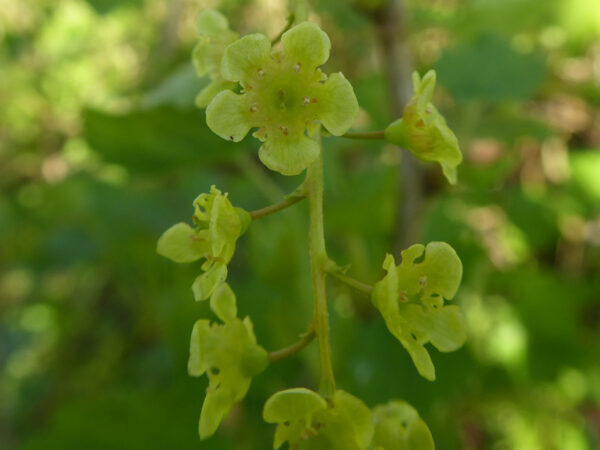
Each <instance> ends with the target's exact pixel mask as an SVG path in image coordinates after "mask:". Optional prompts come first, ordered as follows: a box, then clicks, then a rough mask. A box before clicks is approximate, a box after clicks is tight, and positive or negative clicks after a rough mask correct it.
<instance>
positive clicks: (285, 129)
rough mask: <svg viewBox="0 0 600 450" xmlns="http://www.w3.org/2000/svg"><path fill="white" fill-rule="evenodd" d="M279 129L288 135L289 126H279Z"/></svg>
mask: <svg viewBox="0 0 600 450" xmlns="http://www.w3.org/2000/svg"><path fill="white" fill-rule="evenodd" d="M279 129H280V130H281V131H283V135H284V136H287V135H288V134H289V131H288V129H287V127H284V126H281V127H279Z"/></svg>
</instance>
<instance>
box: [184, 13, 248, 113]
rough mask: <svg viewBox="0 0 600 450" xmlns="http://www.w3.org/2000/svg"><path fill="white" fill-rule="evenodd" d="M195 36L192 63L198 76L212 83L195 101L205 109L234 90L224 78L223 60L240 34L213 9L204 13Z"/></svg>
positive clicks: (198, 21)
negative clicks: (222, 95)
mask: <svg viewBox="0 0 600 450" xmlns="http://www.w3.org/2000/svg"><path fill="white" fill-rule="evenodd" d="M196 32H197V33H198V36H199V41H198V43H197V44H196V46H195V47H194V51H193V53H192V62H193V63H194V67H195V69H196V73H197V74H198V76H200V77H202V76H204V75H209V76H210V79H211V82H210V83H209V84H208V85H207V86H206V87H205V88H204V89H203V90H202V91H200V93H199V94H198V96H197V97H196V105H197V106H198V107H200V108H206V106H207V105H208V104H209V103H210V101H211V100H212V99H213V98H214V96H215V95H217V94H218V93H219V92H221V91H222V90H225V89H233V88H234V87H235V83H232V82H231V81H227V80H224V79H223V77H222V76H221V59H222V57H223V52H224V51H225V47H227V46H228V45H229V44H231V43H232V42H233V41H235V40H236V39H237V38H238V34H237V33H235V32H233V31H231V30H230V29H229V23H228V22H227V18H226V17H225V16H223V15H222V14H221V13H220V12H218V11H215V10H214V9H205V10H203V11H201V12H200V14H198V18H197V19H196Z"/></svg>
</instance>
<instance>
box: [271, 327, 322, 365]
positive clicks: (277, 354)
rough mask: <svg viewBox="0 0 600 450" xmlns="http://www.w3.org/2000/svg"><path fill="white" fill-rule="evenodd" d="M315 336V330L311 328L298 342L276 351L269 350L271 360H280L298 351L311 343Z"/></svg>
mask: <svg viewBox="0 0 600 450" xmlns="http://www.w3.org/2000/svg"><path fill="white" fill-rule="evenodd" d="M315 336H316V335H315V332H314V330H310V331H309V332H308V333H306V334H304V335H303V336H302V338H301V339H300V340H299V341H298V342H296V343H294V344H292V345H290V346H289V347H285V348H282V349H281V350H275V351H274V352H269V361H271V362H275V361H279V360H282V359H284V358H287V357H288V356H292V355H294V354H296V353H298V352H299V351H300V350H302V349H303V348H304V347H306V346H307V345H308V344H310V343H311V342H312V340H313V339H314V338H315Z"/></svg>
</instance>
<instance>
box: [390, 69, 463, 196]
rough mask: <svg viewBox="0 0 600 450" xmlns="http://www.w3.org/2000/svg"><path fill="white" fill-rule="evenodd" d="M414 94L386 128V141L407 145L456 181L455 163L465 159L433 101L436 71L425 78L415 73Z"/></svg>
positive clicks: (449, 179)
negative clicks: (400, 115) (401, 113)
mask: <svg viewBox="0 0 600 450" xmlns="http://www.w3.org/2000/svg"><path fill="white" fill-rule="evenodd" d="M413 85H414V90H415V93H414V95H413V97H412V99H411V100H410V101H409V102H408V104H407V105H406V107H405V108H404V113H403V115H402V118H401V119H398V120H396V121H395V122H393V123H392V124H390V125H389V126H388V127H387V128H386V130H385V140H386V141H388V142H390V143H392V144H395V145H398V146H400V147H404V148H406V149H408V150H410V152H411V153H412V154H413V155H415V156H416V157H417V158H419V159H422V160H424V161H435V162H438V163H439V164H440V165H441V166H442V171H443V172H444V175H445V176H446V178H447V179H448V181H449V182H450V183H452V184H455V183H456V166H458V165H459V164H460V163H461V161H462V154H461V152H460V148H459V146H458V139H456V136H455V135H454V133H453V132H452V130H450V128H448V125H446V121H445V120H444V117H443V116H442V115H441V114H440V113H439V112H438V110H437V109H436V107H435V106H433V104H432V103H431V97H432V96H433V90H434V88H435V71H433V70H430V71H429V72H427V73H426V74H425V76H424V77H423V79H422V80H421V79H420V78H419V74H418V73H417V72H415V73H413Z"/></svg>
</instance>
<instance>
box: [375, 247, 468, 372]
mask: <svg viewBox="0 0 600 450" xmlns="http://www.w3.org/2000/svg"><path fill="white" fill-rule="evenodd" d="M401 254H402V262H401V263H400V265H399V266H396V262H395V261H394V257H393V256H392V255H390V254H388V255H387V256H386V258H385V260H384V262H383V268H384V269H385V270H386V271H387V274H386V275H385V277H383V279H382V280H381V281H379V282H378V283H376V284H375V286H374V287H373V294H372V301H373V304H374V305H375V307H376V308H377V309H378V310H379V312H380V313H381V315H382V316H383V318H384V320H385V324H386V326H387V327H388V330H389V331H390V333H392V334H393V335H394V336H395V337H396V338H397V339H398V340H399V341H400V343H401V344H402V345H403V346H404V348H405V349H406V350H407V351H408V353H409V354H410V356H411V358H412V360H413V362H414V364H415V366H416V367H417V371H418V372H419V373H420V374H421V375H422V376H423V377H425V378H427V379H428V380H431V381H433V380H435V368H434V366H433V362H432V361H431V357H430V356H429V353H428V352H427V349H426V348H425V344H427V343H428V342H431V343H432V344H433V346H434V347H436V348H437V349H438V350H439V351H441V352H451V351H454V350H456V349H458V348H460V347H461V346H462V345H463V344H464V342H465V340H466V332H465V325H464V320H463V316H462V313H461V311H460V308H459V307H458V306H455V305H452V306H445V305H444V299H445V298H446V299H451V298H452V297H454V295H455V294H456V291H457V290H458V286H459V284H460V279H461V277H462V263H461V262H460V259H459V258H458V255H457V254H456V252H455V251H454V249H453V248H452V247H450V245H448V244H446V243H445V242H430V243H429V244H427V247H425V246H423V245H421V244H415V245H412V246H411V247H409V248H407V249H406V250H404V251H403V252H402V253H401ZM423 255H424V256H423ZM417 261H419V262H417Z"/></svg>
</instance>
